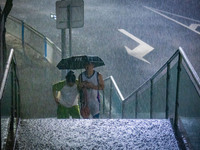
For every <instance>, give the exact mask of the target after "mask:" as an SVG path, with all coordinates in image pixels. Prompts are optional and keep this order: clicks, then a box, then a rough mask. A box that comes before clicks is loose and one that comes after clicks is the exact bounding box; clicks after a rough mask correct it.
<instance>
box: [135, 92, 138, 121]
mask: <svg viewBox="0 0 200 150" xmlns="http://www.w3.org/2000/svg"><path fill="white" fill-rule="evenodd" d="M135 98H136V100H135V118H136V119H137V112H138V92H136V96H135Z"/></svg>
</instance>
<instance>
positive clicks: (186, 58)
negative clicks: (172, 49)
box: [179, 47, 200, 89]
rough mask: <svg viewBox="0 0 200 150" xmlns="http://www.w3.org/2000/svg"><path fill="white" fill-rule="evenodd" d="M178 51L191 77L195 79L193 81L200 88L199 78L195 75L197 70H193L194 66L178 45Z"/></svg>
mask: <svg viewBox="0 0 200 150" xmlns="http://www.w3.org/2000/svg"><path fill="white" fill-rule="evenodd" d="M179 52H180V53H181V55H182V58H183V60H184V61H185V63H186V65H187V67H188V69H189V71H190V73H191V75H192V77H193V79H194V80H195V83H196V84H197V86H198V88H199V89H200V78H199V76H198V75H197V72H196V71H195V69H194V67H193V66H192V64H191V62H190V61H189V59H188V57H187V55H186V54H185V52H184V51H183V49H182V48H181V47H179Z"/></svg>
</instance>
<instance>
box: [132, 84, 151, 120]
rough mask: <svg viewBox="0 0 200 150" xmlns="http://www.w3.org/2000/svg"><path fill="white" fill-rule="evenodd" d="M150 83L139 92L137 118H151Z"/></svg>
mask: <svg viewBox="0 0 200 150" xmlns="http://www.w3.org/2000/svg"><path fill="white" fill-rule="evenodd" d="M150 92H151V89H150V82H148V83H147V84H145V85H144V86H143V87H142V88H141V89H140V90H139V91H138V92H137V102H136V103H137V104H136V105H137V106H136V107H137V108H136V109H137V118H144V119H148V118H150Z"/></svg>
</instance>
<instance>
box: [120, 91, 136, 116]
mask: <svg viewBox="0 0 200 150" xmlns="http://www.w3.org/2000/svg"><path fill="white" fill-rule="evenodd" d="M123 118H125V119H135V118H136V94H132V95H131V96H129V97H128V98H127V99H126V100H125V101H124V108H123Z"/></svg>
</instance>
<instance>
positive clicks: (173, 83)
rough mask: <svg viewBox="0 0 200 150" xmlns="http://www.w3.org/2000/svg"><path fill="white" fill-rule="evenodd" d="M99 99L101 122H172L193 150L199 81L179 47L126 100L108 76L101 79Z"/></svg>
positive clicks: (199, 101)
mask: <svg viewBox="0 0 200 150" xmlns="http://www.w3.org/2000/svg"><path fill="white" fill-rule="evenodd" d="M101 95H102V99H103V103H102V105H101V110H102V114H101V116H102V118H127V119H134V118H140V119H141V118H143V119H151V118H153V119H164V118H166V119H168V118H172V120H173V124H174V127H176V126H180V125H181V126H182V127H183V128H184V129H185V132H186V133H187V135H188V138H189V139H190V141H191V143H192V145H193V147H195V144H196V143H198V142H199V141H195V140H197V139H195V136H198V135H197V134H199V131H198V130H197V129H198V128H193V126H195V125H196V126H197V125H199V126H200V109H199V106H200V79H199V77H198V75H197V73H196V72H195V70H194V68H193V67H192V65H191V63H190V61H189V60H188V58H187V56H186V55H185V53H184V51H183V50H182V48H181V47H180V48H179V49H178V50H177V51H176V52H175V53H174V55H173V56H172V57H171V58H170V59H169V60H168V61H167V62H166V63H165V64H164V65H163V66H162V67H161V68H160V69H159V71H158V72H156V73H155V74H154V75H153V76H152V77H151V78H150V79H149V80H147V81H146V82H145V83H144V84H143V85H141V86H140V87H139V88H138V89H136V90H135V91H134V92H132V93H131V94H130V95H129V96H127V97H126V98H124V97H123V96H122V94H121V93H120V91H119V90H118V87H117V85H116V83H115V82H114V79H113V77H112V76H111V77H109V78H107V79H105V89H104V91H103V93H101ZM178 121H180V122H178ZM190 121H192V124H190V123H189V122H190ZM192 128H193V129H192ZM191 130H192V131H191ZM195 130H196V131H195ZM193 137H194V138H193ZM198 137H199V136H198ZM199 138H200V137H199Z"/></svg>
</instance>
